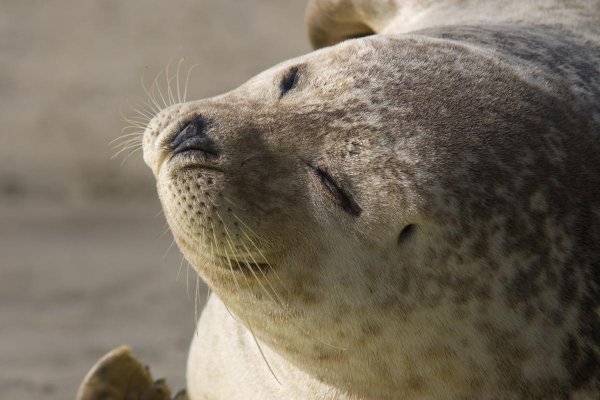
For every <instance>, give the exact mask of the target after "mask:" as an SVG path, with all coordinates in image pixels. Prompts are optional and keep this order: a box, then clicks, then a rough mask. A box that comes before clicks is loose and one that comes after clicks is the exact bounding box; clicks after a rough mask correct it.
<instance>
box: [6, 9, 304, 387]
mask: <svg viewBox="0 0 600 400" xmlns="http://www.w3.org/2000/svg"><path fill="white" fill-rule="evenodd" d="M304 7H305V1H304V0H293V1H292V0H290V1H282V0H270V1H267V0H243V1H238V0H174V1H158V0H152V1H150V0H128V1H120V0H105V1H92V0H82V1H68V0H54V1H51V2H50V1H42V0H38V1H36V0H27V1H22V0H6V1H2V2H0V54H1V57H0V278H1V279H0V321H1V323H0V398H3V399H4V398H6V399H9V398H10V399H34V398H40V399H41V398H43V399H69V398H73V396H74V394H75V391H76V389H77V386H78V385H79V382H80V381H81V379H82V378H83V376H84V374H85V373H86V372H87V370H88V369H89V368H90V366H91V365H92V364H93V363H94V362H95V360H96V359H97V358H98V357H100V356H101V355H102V354H104V353H105V352H106V351H108V350H110V349H112V348H114V347H116V346H118V345H121V344H128V345H130V346H131V347H132V348H133V349H134V352H135V353H136V355H138V356H139V357H140V358H141V359H142V360H143V361H144V362H146V363H148V364H149V365H150V366H151V368H152V371H153V373H154V375H155V376H164V377H166V378H167V379H168V381H169V382H170V383H171V385H172V387H174V388H176V389H178V388H181V387H183V386H184V384H185V382H184V373H185V359H186V352H187V348H188V345H189V342H190V339H191V337H192V334H193V330H194V301H193V297H194V289H195V280H194V275H193V273H190V275H189V279H190V282H189V283H190V284H189V291H190V297H191V298H190V299H188V296H187V295H186V283H185V282H186V279H185V278H186V268H185V266H184V267H183V269H182V272H181V274H180V277H179V280H178V281H176V277H177V275H178V268H179V265H180V262H181V257H180V255H179V252H178V250H177V249H176V247H175V246H173V247H171V248H170V250H169V247H170V246H171V243H172V238H171V236H170V233H169V232H166V233H165V224H164V218H163V217H162V215H160V214H159V210H160V206H159V204H158V203H157V201H156V200H155V198H156V194H155V189H154V182H153V178H152V176H151V174H150V173H149V171H148V170H147V168H146V167H145V165H144V164H143V162H142V160H141V156H140V155H139V153H138V154H134V155H133V156H132V157H131V158H130V159H129V160H128V161H127V162H126V163H125V164H124V165H121V159H116V160H111V159H110V156H111V154H113V153H114V150H113V149H111V147H110V146H109V145H108V142H109V141H110V140H111V139H114V138H115V137H117V136H118V135H119V131H120V129H121V128H122V127H123V125H124V123H123V122H122V121H121V120H120V116H119V110H120V109H122V110H124V112H125V114H128V113H129V111H128V108H127V102H128V100H129V101H132V102H136V101H140V100H143V99H144V97H143V92H142V90H141V87H140V84H139V78H140V75H141V73H142V71H143V70H144V67H147V72H146V76H147V77H153V76H154V74H156V73H157V72H159V71H160V70H161V69H162V68H164V67H165V65H166V64H167V62H168V61H169V59H173V60H175V61H177V60H178V59H179V58H180V57H185V58H186V61H185V63H184V68H188V67H189V66H190V65H193V64H198V67H197V68H196V69H195V70H194V73H193V74H192V77H191V80H190V87H189V93H190V96H189V97H190V98H202V97H207V96H211V95H215V94H219V93H222V92H224V91H226V90H229V89H231V88H234V87H236V86H237V85H239V84H240V83H242V82H244V81H245V80H246V79H248V78H250V77H251V76H252V75H254V74H256V73H258V72H260V71H261V70H263V69H265V68H267V67H269V66H271V65H273V64H275V63H277V62H280V61H283V60H286V59H288V58H291V57H293V56H296V55H300V54H303V53H305V52H307V51H309V46H308V41H307V39H306V35H305V31H304V24H303V11H304ZM165 253H166V256H165ZM184 265H185V264H184ZM203 290H204V289H202V291H203ZM201 298H204V293H201Z"/></svg>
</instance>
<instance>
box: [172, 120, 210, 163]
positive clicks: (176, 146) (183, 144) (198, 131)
mask: <svg viewBox="0 0 600 400" xmlns="http://www.w3.org/2000/svg"><path fill="white" fill-rule="evenodd" d="M207 128H208V121H207V120H206V119H205V118H203V117H196V118H194V119H193V120H190V121H188V123H187V124H186V125H185V126H184V128H183V129H182V130H181V131H180V132H179V133H178V134H177V135H176V136H175V137H174V138H173V140H172V141H171V151H172V153H173V155H175V154H178V153H183V152H185V151H201V152H203V153H207V154H211V155H213V156H218V155H219V150H218V149H217V146H216V145H215V143H214V141H213V140H212V139H211V138H209V137H208V135H207V134H206V131H207Z"/></svg>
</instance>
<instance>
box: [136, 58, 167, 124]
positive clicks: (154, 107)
mask: <svg viewBox="0 0 600 400" xmlns="http://www.w3.org/2000/svg"><path fill="white" fill-rule="evenodd" d="M145 70H146V67H144V69H143V70H142V74H141V76H140V83H141V84H142V89H143V90H144V92H145V93H146V96H148V100H150V103H147V104H148V106H149V107H150V109H151V111H153V113H154V114H156V113H159V112H160V110H161V109H162V107H161V106H160V105H159V104H158V101H156V99H155V98H154V96H153V95H152V93H151V90H152V86H150V89H148V87H146V82H145V81H144V71H145Z"/></svg>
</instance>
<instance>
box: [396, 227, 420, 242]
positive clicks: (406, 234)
mask: <svg viewBox="0 0 600 400" xmlns="http://www.w3.org/2000/svg"><path fill="white" fill-rule="evenodd" d="M415 229H416V227H415V224H408V225H406V226H405V227H404V228H402V231H401V232H400V235H398V244H400V245H401V244H404V243H406V241H408V240H409V239H410V238H411V237H413V236H414V234H415Z"/></svg>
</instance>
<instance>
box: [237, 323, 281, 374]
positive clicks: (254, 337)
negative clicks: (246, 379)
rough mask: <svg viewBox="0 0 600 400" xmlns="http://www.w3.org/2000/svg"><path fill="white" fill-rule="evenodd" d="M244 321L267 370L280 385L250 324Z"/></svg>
mask: <svg viewBox="0 0 600 400" xmlns="http://www.w3.org/2000/svg"><path fill="white" fill-rule="evenodd" d="M246 323H247V324H248V330H249V331H250V334H251V335H252V339H254V343H256V346H257V347H258V351H259V352H260V355H261V356H262V359H263V360H264V361H265V364H267V368H269V371H271V375H273V378H275V380H276V381H277V383H279V385H281V381H280V380H279V379H278V378H277V375H275V372H274V371H273V368H271V364H269V361H267V357H265V353H263V350H262V347H260V343H259V342H258V340H256V335H254V331H253V330H252V325H250V323H249V322H247V321H246Z"/></svg>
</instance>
